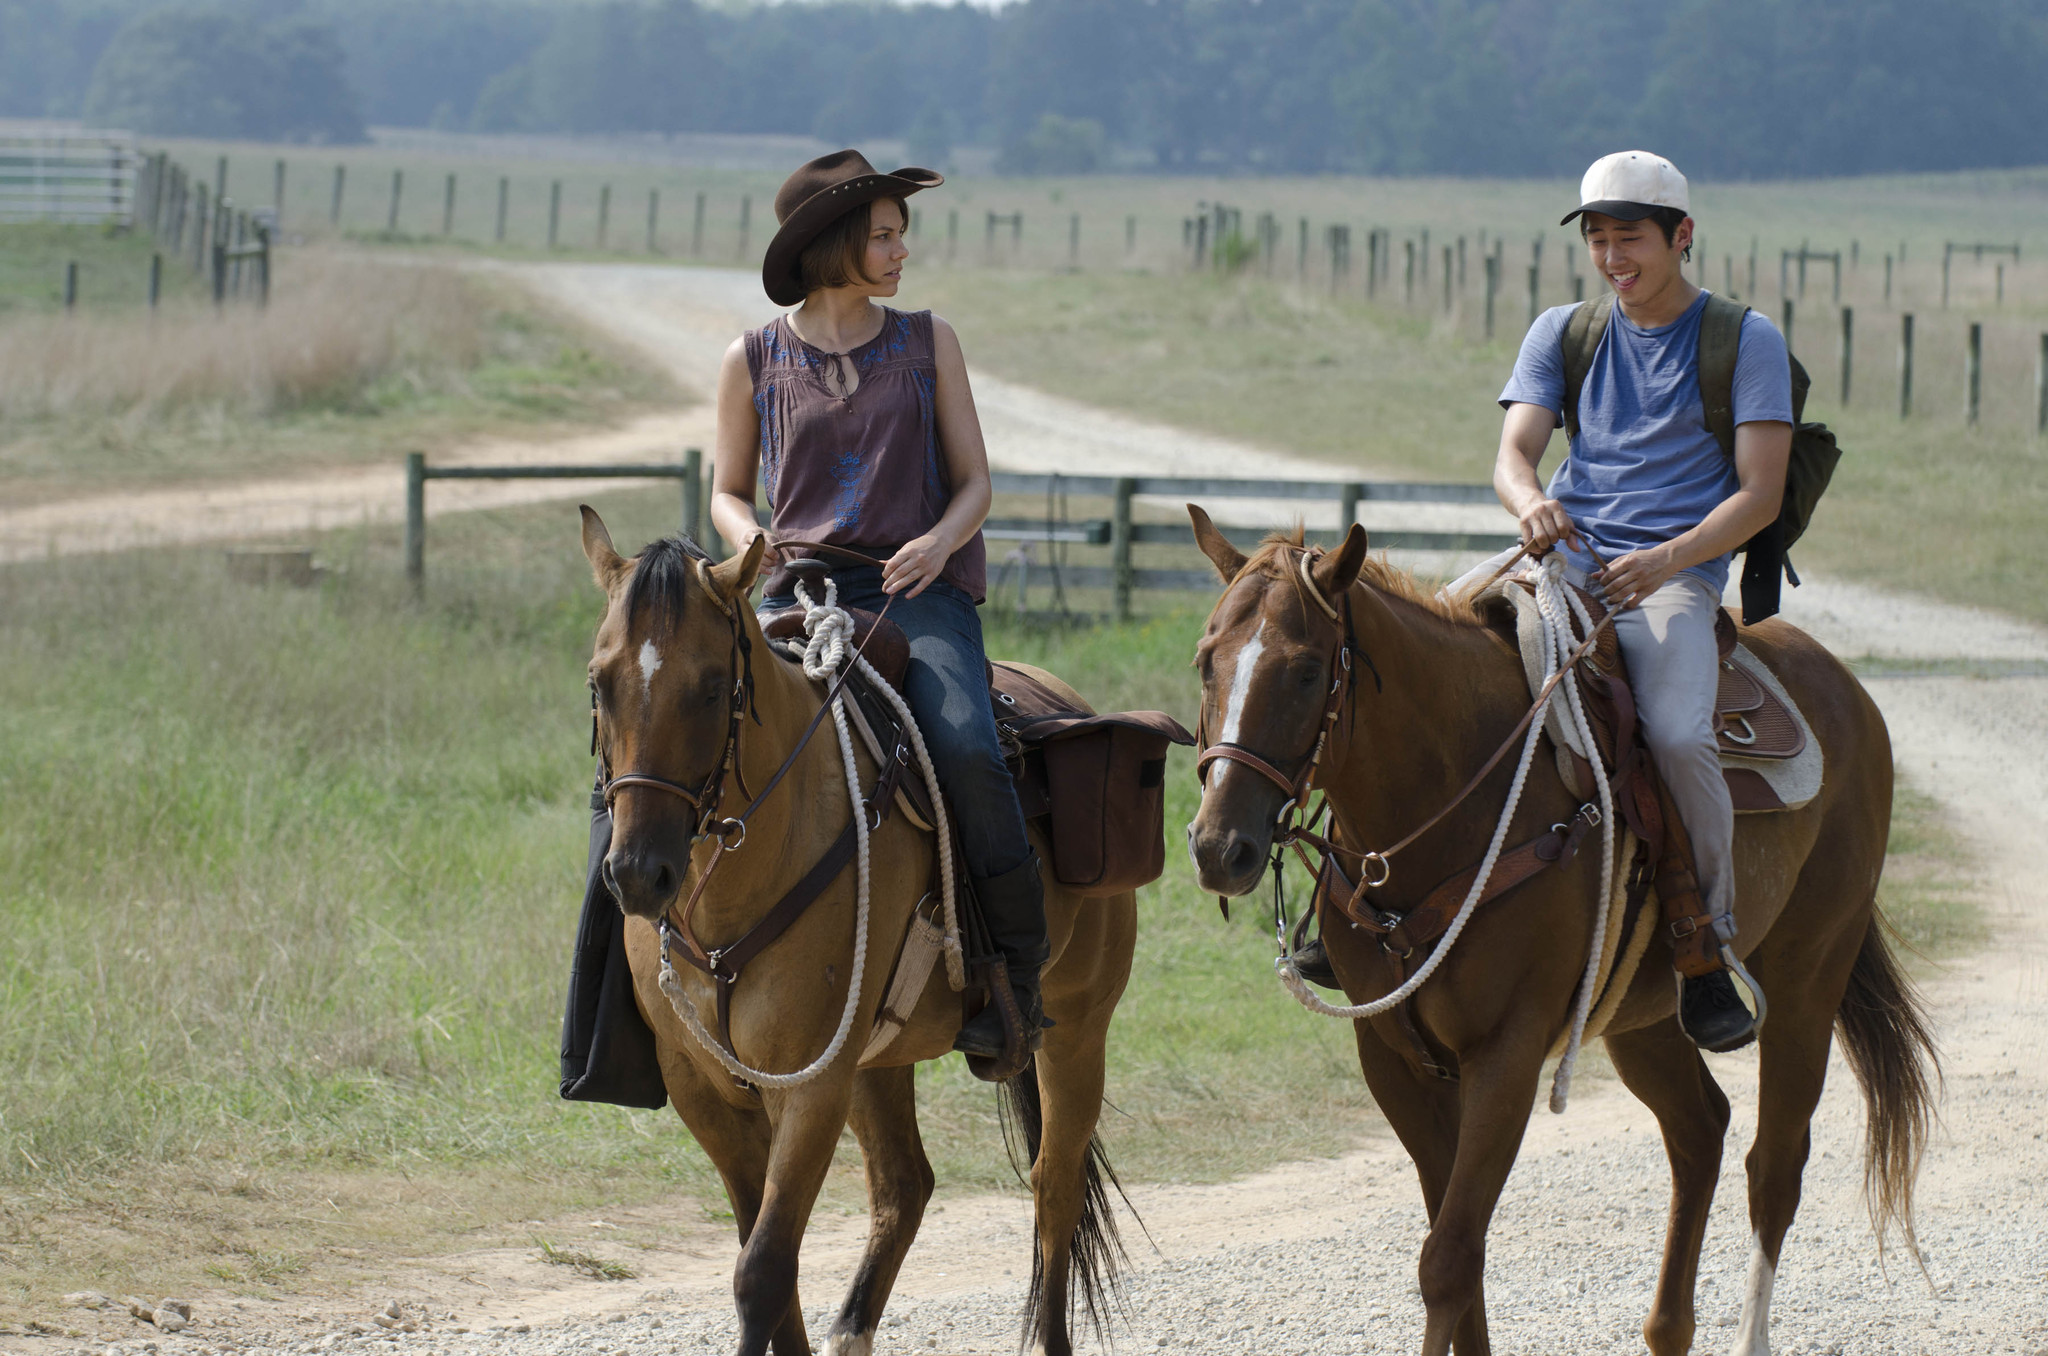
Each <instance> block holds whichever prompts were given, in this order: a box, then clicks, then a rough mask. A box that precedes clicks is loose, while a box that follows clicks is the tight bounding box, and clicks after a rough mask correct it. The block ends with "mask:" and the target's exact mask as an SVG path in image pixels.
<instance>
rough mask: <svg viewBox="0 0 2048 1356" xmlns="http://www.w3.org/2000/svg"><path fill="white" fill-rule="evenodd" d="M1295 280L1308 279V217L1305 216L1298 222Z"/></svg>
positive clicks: (1302, 280)
mask: <svg viewBox="0 0 2048 1356" xmlns="http://www.w3.org/2000/svg"><path fill="white" fill-rule="evenodd" d="M1294 281H1295V283H1296V284H1297V285H1298V284H1301V283H1304V282H1307V281H1308V218H1307V217H1303V218H1302V219H1301V220H1300V222H1299V223H1298V224H1297V229H1296V234H1295V245H1294Z"/></svg>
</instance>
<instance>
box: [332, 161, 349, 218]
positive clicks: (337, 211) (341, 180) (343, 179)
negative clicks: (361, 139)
mask: <svg viewBox="0 0 2048 1356" xmlns="http://www.w3.org/2000/svg"><path fill="white" fill-rule="evenodd" d="M347 182H348V166H347V165H336V166H335V167H334V198H333V201H331V202H329V203H328V204H327V224H328V225H329V226H339V225H341V190H342V186H343V185H344V184H346V183H347Z"/></svg>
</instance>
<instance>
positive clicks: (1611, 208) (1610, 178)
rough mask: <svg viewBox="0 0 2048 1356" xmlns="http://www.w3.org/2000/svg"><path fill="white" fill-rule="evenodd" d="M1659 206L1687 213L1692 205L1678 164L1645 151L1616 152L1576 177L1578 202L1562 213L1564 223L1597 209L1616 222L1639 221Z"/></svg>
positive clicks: (1560, 223) (1561, 224) (1602, 158)
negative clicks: (1580, 177) (1573, 208)
mask: <svg viewBox="0 0 2048 1356" xmlns="http://www.w3.org/2000/svg"><path fill="white" fill-rule="evenodd" d="M1659 207H1675V208H1677V209H1678V210H1679V211H1681V212H1685V213H1687V214H1688V215H1689V214H1690V213H1691V211H1692V204H1691V199H1690V197H1689V195H1688V194H1687V192H1686V187H1685V176H1684V175H1683V174H1680V173H1679V172H1678V166H1676V165H1674V164H1672V163H1671V162H1670V161H1669V160H1666V159H1665V158H1664V157H1663V156H1661V155H1652V154H1650V153H1649V152H1648V151H1616V152H1615V153H1614V154H1613V155H1603V156H1601V157H1600V158H1599V159H1598V160H1595V161H1594V162H1593V168H1591V169H1589V170H1587V171H1586V177H1585V178H1583V179H1581V180H1579V205H1578V208H1577V209H1576V210H1575V211H1571V212H1567V213H1565V214H1564V220H1563V221H1560V222H1559V223H1558V225H1560V226H1567V225H1570V224H1571V219H1572V218H1573V217H1575V216H1578V215H1579V213H1581V212H1598V213H1599V214H1600V215H1601V216H1603V217H1613V218H1614V219H1615V220H1616V221H1641V220H1642V219H1643V218H1644V217H1646V216H1648V215H1650V213H1651V212H1654V211H1655V210H1656V209H1658V208H1659Z"/></svg>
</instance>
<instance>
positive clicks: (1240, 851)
mask: <svg viewBox="0 0 2048 1356" xmlns="http://www.w3.org/2000/svg"><path fill="white" fill-rule="evenodd" d="M1272 841H1273V834H1272V830H1271V829H1263V828H1262V829H1260V830H1258V831H1256V832H1253V833H1244V832H1240V831H1239V830H1238V829H1236V828H1234V827H1228V826H1225V827H1222V828H1217V827H1213V826H1208V825H1204V824H1203V822H1202V816H1201V815H1197V816H1195V820H1194V822H1193V823H1191V824H1189V825H1188V857H1189V858H1190V859H1191V860H1193V862H1194V864H1195V879H1196V880H1197V881H1199V882H1200V883H1201V886H1202V889H1203V890H1204V891H1205V892H1206V893H1208V894H1212V895H1229V896H1236V895H1244V894H1250V893H1251V891H1252V890H1253V889H1254V888H1255V887H1256V886H1257V885H1258V883H1259V873H1260V871H1261V870H1262V869H1263V868H1264V866H1265V864H1266V849H1267V848H1268V847H1270V846H1271V845H1272Z"/></svg>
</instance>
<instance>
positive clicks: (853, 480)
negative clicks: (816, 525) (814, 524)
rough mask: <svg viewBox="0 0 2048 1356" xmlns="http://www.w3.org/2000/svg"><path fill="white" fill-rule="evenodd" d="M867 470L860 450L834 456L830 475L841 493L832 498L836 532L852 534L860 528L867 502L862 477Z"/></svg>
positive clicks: (856, 449)
mask: <svg viewBox="0 0 2048 1356" xmlns="http://www.w3.org/2000/svg"><path fill="white" fill-rule="evenodd" d="M866 469H867V468H866V466H865V465H863V464H862V458H861V454H860V449H859V448H854V449H853V450H851V451H848V452H840V453H838V454H836V455H834V456H833V458H832V466H831V469H830V474H831V476H832V480H833V482H834V483H835V484H837V485H838V486H839V493H838V494H835V495H833V496H832V527H833V530H834V531H838V532H850V531H852V530H853V529H855V528H857V527H859V526H860V511H861V508H862V506H863V505H864V504H865V502H866V499H865V496H863V495H862V494H861V477H862V473H863V472H864V471H866Z"/></svg>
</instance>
